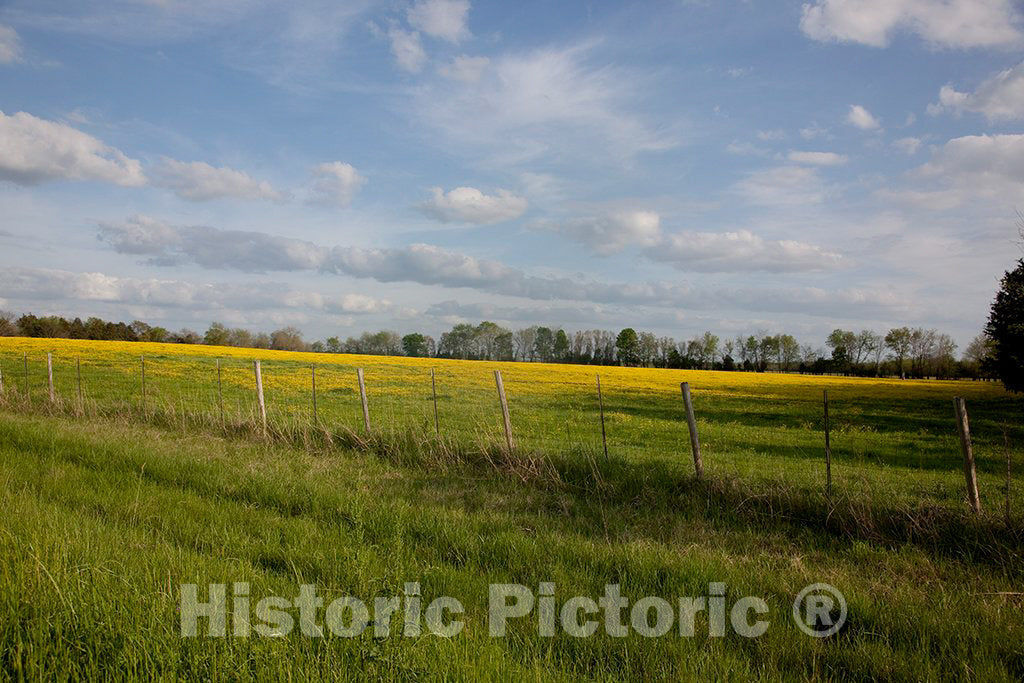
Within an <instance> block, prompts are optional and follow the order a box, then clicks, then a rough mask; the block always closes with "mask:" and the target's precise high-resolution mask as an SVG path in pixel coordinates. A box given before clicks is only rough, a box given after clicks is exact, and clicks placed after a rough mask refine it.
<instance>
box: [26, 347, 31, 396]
mask: <svg viewBox="0 0 1024 683" xmlns="http://www.w3.org/2000/svg"><path fill="white" fill-rule="evenodd" d="M30 398H31V396H29V393H28V354H27V353H26V354H25V400H28V399H30Z"/></svg>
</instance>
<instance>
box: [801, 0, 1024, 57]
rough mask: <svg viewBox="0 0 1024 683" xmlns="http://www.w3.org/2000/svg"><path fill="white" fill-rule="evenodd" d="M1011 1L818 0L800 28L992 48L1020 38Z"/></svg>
mask: <svg viewBox="0 0 1024 683" xmlns="http://www.w3.org/2000/svg"><path fill="white" fill-rule="evenodd" d="M1020 23H1021V17H1020V14H1019V12H1018V11H1017V9H1016V8H1015V6H1014V3H1013V2H1012V0H815V2H814V4H805V5H804V6H803V14H802V16H801V18H800V28H801V30H802V31H803V32H804V33H805V34H806V35H807V36H808V37H810V38H812V39H814V40H819V41H836V42H849V43H861V44H864V45H870V46H873V47H885V46H886V45H888V44H889V42H890V41H891V39H892V35H893V34H894V33H895V32H897V31H900V30H903V31H908V32H912V33H916V34H917V35H919V36H920V37H921V38H923V39H924V40H926V41H928V42H929V43H932V44H934V45H938V46H941V47H954V48H967V47H993V46H1007V45H1014V44H1017V43H1019V42H1020V39H1021V32H1020V30H1019V28H1018V27H1019V26H1020Z"/></svg>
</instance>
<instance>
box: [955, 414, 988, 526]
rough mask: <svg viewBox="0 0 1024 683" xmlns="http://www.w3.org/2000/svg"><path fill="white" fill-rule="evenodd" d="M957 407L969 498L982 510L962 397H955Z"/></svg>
mask: <svg viewBox="0 0 1024 683" xmlns="http://www.w3.org/2000/svg"><path fill="white" fill-rule="evenodd" d="M953 407H954V408H955V409H956V425H957V428H959V430H960V446H961V448H962V449H963V452H964V478H965V479H966V480H967V499H968V500H969V501H970V503H971V508H972V509H973V510H974V511H975V512H981V500H980V499H979V498H978V475H977V472H975V469H974V451H973V449H972V448H971V429H970V426H969V425H968V423H967V405H966V404H965V402H964V400H963V399H962V398H960V397H957V398H954V399H953Z"/></svg>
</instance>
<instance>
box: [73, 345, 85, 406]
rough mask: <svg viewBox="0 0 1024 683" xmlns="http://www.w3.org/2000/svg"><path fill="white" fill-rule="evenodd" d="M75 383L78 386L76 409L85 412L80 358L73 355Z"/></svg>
mask: <svg viewBox="0 0 1024 683" xmlns="http://www.w3.org/2000/svg"><path fill="white" fill-rule="evenodd" d="M75 385H76V387H77V388H78V409H79V410H80V411H81V412H82V414H83V415H84V414H85V401H83V400H82V359H81V358H79V357H78V356H75Z"/></svg>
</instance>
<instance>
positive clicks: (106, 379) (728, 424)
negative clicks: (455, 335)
mask: <svg viewBox="0 0 1024 683" xmlns="http://www.w3.org/2000/svg"><path fill="white" fill-rule="evenodd" d="M47 353H51V354H52V358H53V368H54V388H55V392H56V397H57V399H58V400H59V401H62V402H64V403H65V404H66V405H77V403H78V401H79V386H80V387H81V403H82V407H83V408H85V409H86V412H89V410H90V409H91V410H93V411H95V412H110V411H119V412H120V413H122V414H123V413H132V414H139V413H140V412H141V411H142V409H143V408H145V409H146V410H147V411H152V410H156V409H162V410H169V411H171V412H173V413H174V414H177V415H189V414H195V415H207V416H211V415H213V416H216V415H217V414H218V413H221V411H223V415H224V419H225V420H228V421H239V420H240V421H252V420H255V419H256V407H255V406H256V399H255V381H254V372H253V366H252V361H253V360H256V359H258V360H260V361H261V367H262V376H263V383H264V390H265V394H266V403H267V413H268V420H269V421H270V422H271V424H281V425H292V426H309V425H311V424H312V423H313V400H312V399H313V396H312V379H313V378H312V374H313V371H312V366H314V365H315V367H316V391H317V415H316V419H317V423H318V425H320V426H321V427H327V428H330V429H334V428H347V429H351V430H353V431H361V430H362V428H363V425H362V412H361V407H360V399H359V390H358V384H357V380H356V368H363V369H364V372H365V377H366V385H367V394H368V402H369V410H370V421H371V427H372V429H374V430H377V431H381V430H383V431H391V432H396V433H397V432H403V431H406V430H413V431H414V432H416V433H421V434H432V433H433V431H434V429H435V422H434V398H433V394H432V390H431V377H430V372H431V369H433V370H434V372H435V376H436V390H437V401H436V405H437V412H438V423H437V424H438V427H439V429H440V432H441V435H442V436H444V437H445V438H449V439H455V440H461V441H464V442H467V443H478V444H481V445H482V444H486V443H500V442H502V440H503V438H504V437H503V433H502V423H501V417H500V415H501V414H500V407H499V403H498V396H497V391H496V387H495V380H494V370H500V371H501V374H502V378H503V381H504V386H505V390H506V393H507V396H508V402H509V407H510V412H511V416H512V429H513V436H514V439H515V443H516V445H517V447H519V448H524V449H528V450H532V451H536V452H541V453H549V454H558V453H563V454H565V453H570V454H571V453H576V454H578V455H579V454H587V453H589V454H590V455H591V456H594V455H595V454H596V456H597V457H604V456H603V450H604V447H603V445H602V443H601V429H600V412H599V405H598V397H597V388H596V375H597V374H600V376H601V384H602V392H603V401H604V419H605V428H606V433H607V445H608V451H609V455H610V457H616V458H625V459H627V460H629V461H633V462H636V463H638V464H642V463H645V462H647V463H660V464H662V465H668V466H672V467H680V468H688V467H692V464H691V462H692V461H691V460H690V454H689V438H688V433H687V428H686V424H685V419H684V414H683V405H682V400H681V395H680V387H679V385H680V382H689V383H690V386H691V390H692V394H693V399H694V406H695V411H696V414H697V418H698V431H699V433H700V438H701V444H702V451H703V453H704V459H705V466H706V468H707V469H708V471H709V472H711V473H716V472H717V473H719V474H723V475H736V476H740V477H769V478H777V479H780V480H785V481H787V482H791V483H793V484H796V485H802V486H808V487H819V486H820V485H821V481H822V478H823V466H822V457H823V456H822V454H823V419H822V412H823V411H822V405H821V401H822V391H823V390H824V389H828V392H829V398H830V413H831V428H832V450H833V456H834V463H833V473H834V476H835V478H836V481H837V485H839V486H843V485H846V486H851V487H868V488H870V489H872V490H873V491H876V492H877V491H878V490H888V489H891V491H892V495H895V496H899V497H905V498H908V499H918V498H927V499H929V500H934V501H939V502H941V503H943V504H954V505H955V504H959V502H960V500H961V497H962V492H961V489H962V487H963V484H962V482H963V479H962V461H961V459H960V451H959V442H958V434H957V431H956V428H955V423H954V421H953V407H952V398H953V397H954V396H963V397H965V398H966V400H967V403H968V410H969V412H970V414H971V427H972V433H973V437H974V440H975V445H976V452H977V460H978V468H979V477H980V479H981V481H982V482H983V484H984V486H983V488H984V489H987V491H988V494H989V495H996V494H998V492H999V491H1000V490H1002V489H1001V487H1002V486H1004V484H1003V483H1002V478H1001V473H1003V472H1004V470H1005V465H1004V462H1005V452H1006V449H1005V448H1004V447H1003V443H1004V437H1003V430H1004V428H1005V429H1006V439H1007V440H1008V441H1009V443H1010V449H1009V450H1010V452H1011V455H1012V456H1013V457H1017V458H1018V459H1019V457H1020V455H1021V444H1022V443H1024V433H1022V425H1021V420H1020V415H1021V414H1022V412H1024V411H1022V407H1024V402H1022V400H1021V399H1020V398H1019V397H1014V396H1012V395H1010V394H1008V393H1007V392H1006V391H1005V390H1004V389H1003V388H1002V387H1001V385H999V384H996V383H993V382H970V381H931V380H906V381H901V380H898V379H866V378H851V377H835V376H824V377H823V376H809V375H797V374H776V373H761V374H759V373H745V372H713V371H694V370H662V369H650V368H622V367H597V366H579V365H560V364H541V363H503V362H482V361H458V360H443V359H430V358H406V357H380V356H357V355H344V354H315V353H293V352H284V351H269V350H258V349H240V348H230V347H209V346H202V345H178V344H156V343H129V342H124V343H119V342H101V341H86V340H62V339H26V338H3V339H0V372H2V376H3V380H4V389H5V394H6V395H7V396H8V397H11V398H20V397H23V396H24V395H25V387H26V374H25V369H26V365H25V362H26V357H27V360H28V366H27V367H28V375H27V380H28V381H27V386H28V393H29V397H30V399H31V401H32V402H33V405H40V406H42V405H45V404H46V402H47V401H48V386H47V376H46V354H47ZM143 358H144V359H145V360H144V364H145V403H143V393H142V367H143V360H142V359H143ZM218 364H219V366H220V383H219V386H218ZM79 376H80V377H81V380H80V381H79ZM579 457H583V455H579ZM1014 495H1016V494H1014Z"/></svg>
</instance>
